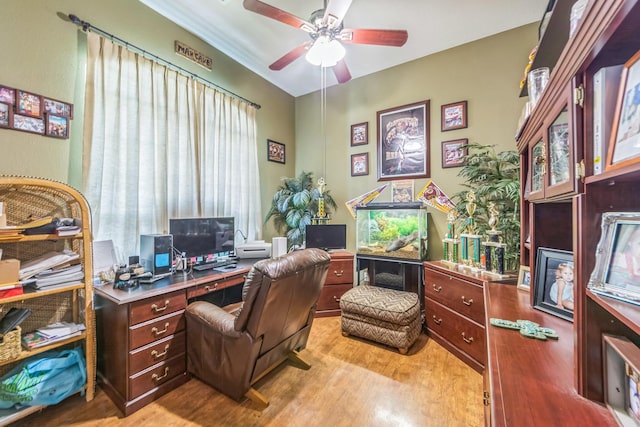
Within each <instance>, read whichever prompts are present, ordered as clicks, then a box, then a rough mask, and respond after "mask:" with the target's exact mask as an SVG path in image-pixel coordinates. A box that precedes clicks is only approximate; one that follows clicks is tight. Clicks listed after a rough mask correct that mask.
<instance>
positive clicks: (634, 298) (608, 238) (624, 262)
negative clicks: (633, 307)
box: [588, 212, 640, 305]
mask: <svg viewBox="0 0 640 427" xmlns="http://www.w3.org/2000/svg"><path fill="white" fill-rule="evenodd" d="M601 228H602V230H601V234H600V241H599V242H598V246H597V249H596V265H595V268H594V269H593V272H592V273H591V277H590V279H589V284H588V287H589V289H591V290H592V291H593V292H595V293H599V294H602V295H605V296H609V297H613V298H617V299H620V300H623V301H626V302H630V303H632V304H638V305H640V213H639V212H605V213H603V214H602V223H601Z"/></svg>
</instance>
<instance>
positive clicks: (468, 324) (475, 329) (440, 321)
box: [425, 298, 486, 364]
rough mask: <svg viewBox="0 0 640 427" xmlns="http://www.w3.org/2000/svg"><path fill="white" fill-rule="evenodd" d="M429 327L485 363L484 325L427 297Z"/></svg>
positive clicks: (426, 306) (426, 309)
mask: <svg viewBox="0 0 640 427" xmlns="http://www.w3.org/2000/svg"><path fill="white" fill-rule="evenodd" d="M425 316H426V320H427V328H428V329H429V330H432V331H434V332H436V333H437V334H438V335H440V336H442V337H443V338H444V339H446V340H447V341H449V342H450V343H451V344H452V345H453V346H455V347H457V348H458V349H459V350H460V351H462V352H464V353H467V354H468V355H469V356H471V357H472V358H474V359H475V360H477V361H478V362H480V363H481V364H484V360H485V353H486V350H485V330H484V328H483V327H482V326H480V325H478V324H477V323H474V322H472V321H470V320H469V319H467V318H465V317H463V316H460V315H458V314H456V313H454V312H453V311H451V310H449V309H447V308H446V307H443V306H442V305H440V304H438V303H437V302H436V301H434V300H432V299H430V298H425Z"/></svg>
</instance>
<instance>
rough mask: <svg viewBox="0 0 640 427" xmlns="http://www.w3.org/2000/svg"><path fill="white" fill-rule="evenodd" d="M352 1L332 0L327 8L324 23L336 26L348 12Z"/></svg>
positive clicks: (332, 26)
mask: <svg viewBox="0 0 640 427" xmlns="http://www.w3.org/2000/svg"><path fill="white" fill-rule="evenodd" d="M352 1H353V0H330V1H329V4H328V5H327V10H325V12H324V17H323V18H322V23H323V24H325V25H328V26H329V28H336V27H337V26H338V25H340V23H341V22H342V20H343V19H344V16H345V15H346V14H347V10H349V7H350V6H351V2H352Z"/></svg>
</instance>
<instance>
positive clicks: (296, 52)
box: [269, 40, 313, 71]
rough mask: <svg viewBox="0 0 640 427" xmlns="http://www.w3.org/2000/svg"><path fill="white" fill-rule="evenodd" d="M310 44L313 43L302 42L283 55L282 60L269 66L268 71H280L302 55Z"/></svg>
mask: <svg viewBox="0 0 640 427" xmlns="http://www.w3.org/2000/svg"><path fill="white" fill-rule="evenodd" d="M311 44H313V41H311V40H309V41H308V42H304V43H302V44H301V45H300V46H298V47H296V48H294V49H292V50H290V51H289V52H287V53H285V54H284V56H283V57H282V58H280V59H278V60H277V61H276V62H274V63H273V64H271V65H269V69H271V70H273V71H280V70H282V69H283V68H284V67H286V66H287V65H289V64H291V63H292V62H293V61H295V60H296V59H298V58H300V57H301V56H302V55H304V54H305V53H306V52H307V49H309V46H311Z"/></svg>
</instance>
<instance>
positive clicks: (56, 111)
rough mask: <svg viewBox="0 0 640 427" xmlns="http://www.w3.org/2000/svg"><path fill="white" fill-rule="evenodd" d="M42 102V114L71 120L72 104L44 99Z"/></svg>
mask: <svg viewBox="0 0 640 427" xmlns="http://www.w3.org/2000/svg"><path fill="white" fill-rule="evenodd" d="M43 102H44V112H45V113H47V114H53V115H54V116H58V117H68V118H70V119H73V104H68V103H66V102H62V101H58V100H57V99H51V98H45V97H43Z"/></svg>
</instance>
